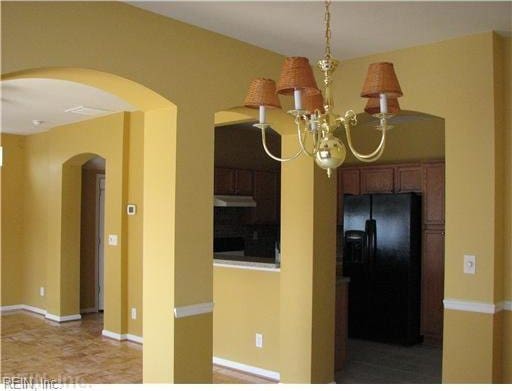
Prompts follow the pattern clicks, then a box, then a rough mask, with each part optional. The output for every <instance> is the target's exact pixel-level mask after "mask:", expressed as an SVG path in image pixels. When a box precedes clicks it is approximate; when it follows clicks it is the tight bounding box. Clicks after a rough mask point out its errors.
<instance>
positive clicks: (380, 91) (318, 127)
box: [244, 0, 402, 177]
mask: <svg viewBox="0 0 512 391" xmlns="http://www.w3.org/2000/svg"><path fill="white" fill-rule="evenodd" d="M329 6H330V1H329V0H327V1H325V55H324V57H323V59H321V60H320V61H318V67H319V68H320V70H321V71H322V73H323V75H324V80H323V82H324V89H325V99H324V98H323V97H322V94H321V92H320V90H319V89H318V87H317V84H316V82H315V78H314V76H313V70H312V68H311V65H310V64H309V60H308V59H307V58H305V57H288V58H286V59H285V61H284V64H283V67H282V70H281V75H280V78H279V81H278V83H277V86H276V83H275V81H274V80H271V79H265V78H258V79H255V80H253V81H252V82H251V84H250V86H249V91H248V93H247V97H246V98H245V102H244V106H246V107H249V108H255V109H259V122H258V123H257V124H254V126H255V127H257V128H259V129H261V138H262V143H263V148H264V149H265V152H266V153H267V154H268V155H269V156H270V157H271V158H272V159H274V160H277V161H280V162H287V161H290V160H293V159H296V158H298V157H299V156H300V155H302V154H306V155H308V156H310V157H312V158H314V159H315V162H316V164H317V165H318V166H319V167H321V168H323V169H325V170H327V175H328V176H329V177H330V176H331V174H332V172H333V170H335V169H336V168H337V167H339V166H340V165H341V164H343V162H344V160H345V156H346V148H345V145H344V144H343V142H342V141H341V140H340V139H339V138H338V137H336V136H335V135H334V131H335V130H336V129H337V128H339V127H340V126H341V125H343V126H344V128H345V132H346V136H347V143H348V146H349V148H350V150H351V151H352V153H353V154H354V156H355V157H356V158H357V159H359V160H361V161H363V162H373V161H376V160H377V159H379V158H380V157H381V156H382V153H383V152H384V147H385V145H386V132H387V131H388V130H389V129H391V128H392V126H391V125H389V124H388V119H389V118H391V117H392V116H393V115H394V114H395V113H396V112H398V111H399V110H400V106H399V104H398V99H397V98H398V97H400V96H402V90H401V89H400V85H399V83H398V80H397V78H396V75H395V71H394V68H393V64H391V63H388V62H380V63H375V64H371V65H370V66H369V68H368V74H367V76H366V80H365V82H364V85H363V90H362V92H361V97H364V98H368V103H367V105H366V107H365V111H366V112H368V113H369V114H372V115H373V116H374V117H376V118H378V119H379V124H378V125H377V126H376V128H377V129H378V130H379V131H380V132H381V133H382V134H381V140H380V143H379V144H378V146H377V148H376V149H375V150H374V151H373V152H371V153H369V154H362V153H359V152H357V151H356V150H355V148H354V146H353V145H352V137H351V127H352V126H356V125H357V115H356V114H355V113H354V111H352V110H349V111H347V112H346V113H345V115H344V116H340V115H339V114H336V113H335V112H334V111H333V110H334V99H333V96H332V74H333V73H334V71H335V70H336V66H337V65H338V61H337V60H335V59H334V58H332V56H331V46H330V42H331V27H330V20H331V14H330V11H329ZM276 92H277V94H281V95H293V96H294V102H295V109H294V110H290V111H288V114H290V115H292V116H293V117H294V118H295V124H296V125H297V136H298V143H299V148H298V151H297V153H296V154H295V155H293V156H291V157H288V158H279V157H277V156H274V155H273V154H272V153H271V152H270V151H269V150H268V147H267V144H266V139H265V131H266V130H267V128H269V127H270V126H271V124H269V123H267V122H266V121H265V120H266V118H265V117H266V112H265V110H266V108H281V104H280V103H279V99H278V97H277V94H276ZM308 136H309V137H310V138H312V146H309V149H308V145H309V144H311V142H309V144H308V142H307V141H308Z"/></svg>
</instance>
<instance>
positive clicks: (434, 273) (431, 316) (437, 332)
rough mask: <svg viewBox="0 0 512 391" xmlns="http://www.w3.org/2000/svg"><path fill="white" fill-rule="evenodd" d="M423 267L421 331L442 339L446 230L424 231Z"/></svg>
mask: <svg viewBox="0 0 512 391" xmlns="http://www.w3.org/2000/svg"><path fill="white" fill-rule="evenodd" d="M421 269H422V270H421V333H422V334H423V335H424V336H425V337H426V338H430V339H433V340H434V341H440V340H441V338H442V336H443V297H444V231H437V230H425V231H423V256H422V265H421Z"/></svg>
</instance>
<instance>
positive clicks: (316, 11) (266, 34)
mask: <svg viewBox="0 0 512 391" xmlns="http://www.w3.org/2000/svg"><path fill="white" fill-rule="evenodd" d="M129 3H130V4H132V5H135V6H137V7H140V8H144V9H146V10H149V11H152V12H156V13H159V14H162V15H165V16H168V17H170V18H173V19H178V20H181V21H183V22H186V23H190V24H193V25H196V26H200V27H202V28H205V29H207V30H211V31H215V32H218V33H220V34H224V35H227V36H230V37H233V38H236V39H239V40H241V41H244V42H248V43H251V44H254V45H256V46H259V47H262V48H266V49H269V50H272V51H274V52H277V53H281V54H283V55H286V56H305V57H309V59H310V60H317V59H319V58H320V57H321V56H322V55H323V50H324V49H323V47H324V6H323V1H307V2H306V1H280V2H275V1H157V2H155V1H147V2H146V1H143V2H140V1H139V2H134V1H131V2H129ZM511 20H512V2H510V1H501V2H487V1H482V2H441V1H433V2H419V1H409V2H389V1H379V2H363V1H357V2H347V1H336V2H333V3H332V4H331V30H332V45H331V46H332V53H333V56H334V57H336V58H337V59H340V60H344V59H349V58H355V57H361V56H365V55H368V54H373V53H380V52H387V51H390V50H394V49H399V48H406V47H411V46H417V45H420V44H425V43H431V42H436V41H441V40H446V39H449V38H455V37H459V36H464V35H470V34H475V33H480V32H486V31H491V30H495V31H497V32H499V33H501V34H504V35H510V34H511V29H512V21H511Z"/></svg>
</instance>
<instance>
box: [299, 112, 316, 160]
mask: <svg viewBox="0 0 512 391" xmlns="http://www.w3.org/2000/svg"><path fill="white" fill-rule="evenodd" d="M295 124H296V125H297V138H298V139H299V146H300V149H301V150H302V152H304V153H305V154H306V155H307V156H309V157H314V156H315V154H316V153H317V151H318V136H317V133H318V132H316V131H315V132H312V133H313V151H312V152H309V151H308V150H307V149H306V145H305V144H304V142H305V141H306V135H307V130H305V129H304V130H301V128H300V118H297V119H296V120H295Z"/></svg>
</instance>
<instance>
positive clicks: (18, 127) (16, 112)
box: [0, 78, 135, 135]
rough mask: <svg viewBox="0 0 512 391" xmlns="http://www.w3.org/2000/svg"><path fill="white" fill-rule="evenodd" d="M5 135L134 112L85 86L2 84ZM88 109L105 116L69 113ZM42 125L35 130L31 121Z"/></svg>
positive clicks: (56, 82)
mask: <svg viewBox="0 0 512 391" xmlns="http://www.w3.org/2000/svg"><path fill="white" fill-rule="evenodd" d="M0 90H1V95H2V100H1V114H2V115H1V131H2V133H14V134H22V135H27V134H33V133H39V132H44V131H46V130H48V129H50V128H53V127H55V126H58V125H65V124H69V123H73V122H78V121H83V120H87V119H91V118H94V117H99V116H102V115H106V114H111V113H114V112H120V111H133V110H135V108H134V107H133V106H131V105H129V104H127V103H126V102H124V101H123V100H121V99H119V98H118V97H116V96H114V95H111V94H109V93H107V92H105V91H102V90H99V89H97V88H94V87H90V86H87V85H84V84H79V83H74V82H70V81H65V80H51V79H36V78H34V79H16V80H7V81H2V82H1V83H0ZM78 106H85V107H89V108H94V109H101V110H105V111H106V113H102V114H99V115H93V116H85V115H80V114H75V113H69V112H66V110H68V109H70V108H73V107H78ZM34 120H37V121H42V123H41V125H39V126H35V125H34V124H33V123H32V121H34Z"/></svg>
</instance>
